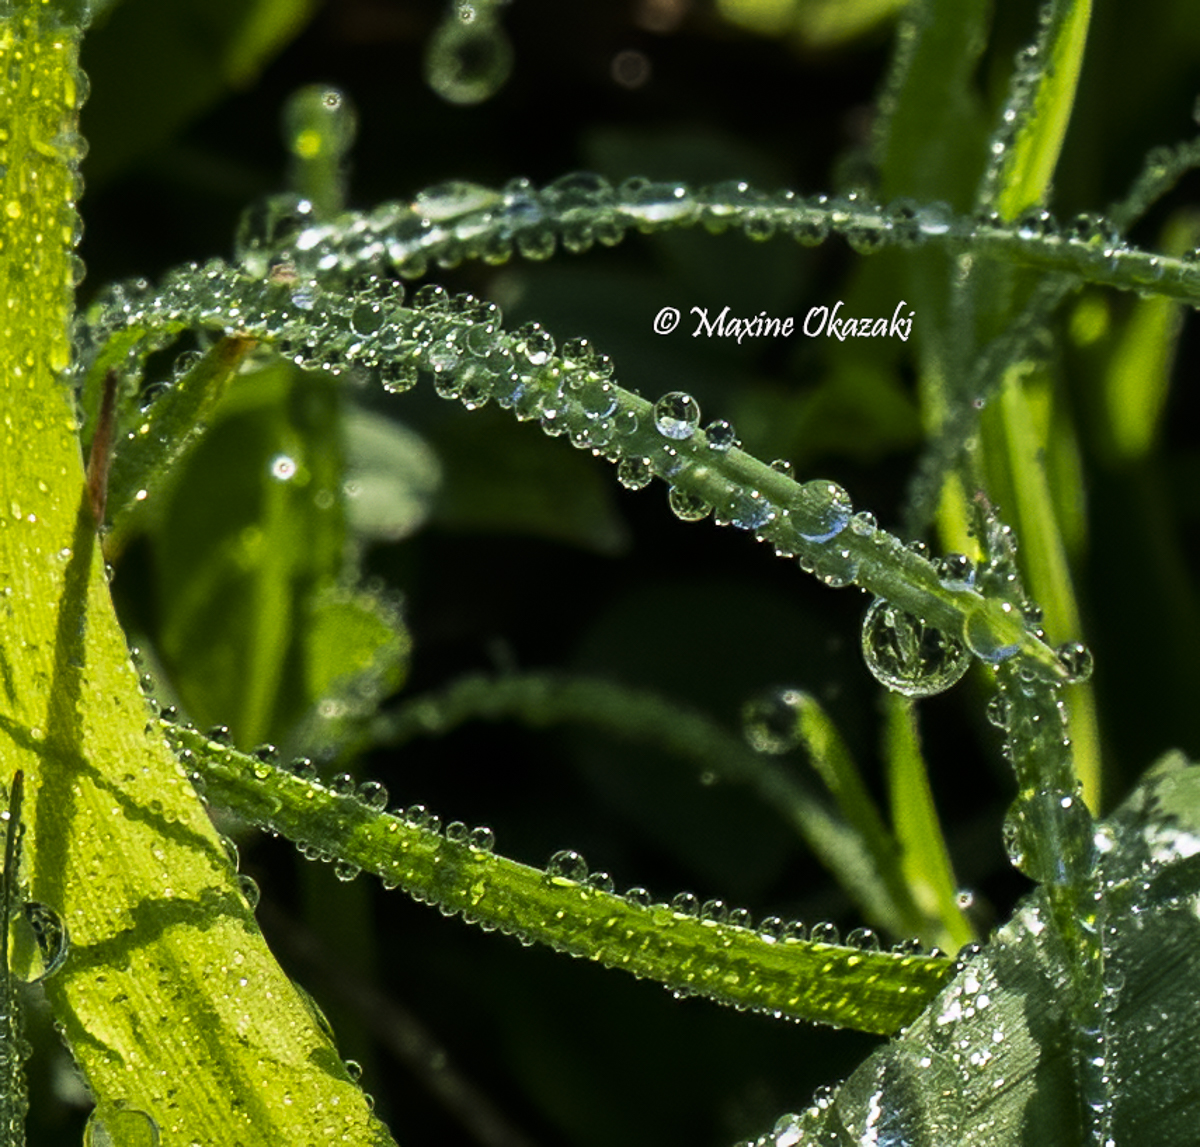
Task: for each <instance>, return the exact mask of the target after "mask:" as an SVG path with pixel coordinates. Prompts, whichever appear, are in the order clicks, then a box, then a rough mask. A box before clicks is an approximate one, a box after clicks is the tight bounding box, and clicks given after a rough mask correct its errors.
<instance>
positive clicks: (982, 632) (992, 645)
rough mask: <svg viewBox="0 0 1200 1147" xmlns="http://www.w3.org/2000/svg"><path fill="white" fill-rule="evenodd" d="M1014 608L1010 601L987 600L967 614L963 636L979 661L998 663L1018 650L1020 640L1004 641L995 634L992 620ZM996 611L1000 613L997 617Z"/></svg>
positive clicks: (1008, 613)
mask: <svg viewBox="0 0 1200 1147" xmlns="http://www.w3.org/2000/svg"><path fill="white" fill-rule="evenodd" d="M1014 610H1015V607H1014V606H1013V605H1012V604H1011V603H1010V602H1007V601H1004V602H995V601H989V602H986V603H985V604H984V605H982V606H980V607H979V608H978V609H975V610H972V612H971V613H969V614H968V615H967V620H966V623H965V624H964V625H963V637H964V638H965V639H966V642H967V646H968V648H969V649H970V650H971V652H972V653H974V654H975V656H976V657H978V658H979V659H980V660H981V661H986V662H987V663H988V664H989V665H998V664H999V663H1000V662H1001V661H1007V660H1008V659H1009V658H1010V657H1014V656H1015V655H1016V654H1017V653H1018V652H1020V649H1021V643H1020V641H1004V640H1003V639H1001V638H998V637H997V636H996V634H995V627H994V622H995V621H1000V620H1002V619H1003V617H1004V616H1005V615H1010V614H1012V613H1013V612H1014ZM997 613H998V614H1000V617H999V618H996V617H995V615H996V614H997ZM1022 620H1023V619H1022Z"/></svg>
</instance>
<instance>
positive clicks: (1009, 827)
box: [1000, 809, 1025, 871]
mask: <svg viewBox="0 0 1200 1147" xmlns="http://www.w3.org/2000/svg"><path fill="white" fill-rule="evenodd" d="M1000 835H1001V839H1002V841H1003V842H1004V851H1005V852H1006V853H1008V859H1009V860H1010V861H1012V864H1013V867H1014V868H1019V869H1021V870H1022V871H1023V870H1024V866H1025V844H1024V833H1023V831H1022V825H1021V816H1020V813H1019V812H1016V811H1013V810H1011V809H1010V810H1009V812H1008V814H1007V815H1006V816H1005V818H1004V826H1003V828H1002V829H1001V833H1000Z"/></svg>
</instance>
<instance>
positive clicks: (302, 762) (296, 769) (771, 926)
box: [158, 707, 942, 996]
mask: <svg viewBox="0 0 1200 1147" xmlns="http://www.w3.org/2000/svg"><path fill="white" fill-rule="evenodd" d="M158 719H159V720H160V721H161V722H162V723H163V724H164V726H174V725H176V724H177V723H178V721H179V715H178V713H177V712H176V711H175V710H174V709H173V708H170V707H167V708H163V709H162V710H161V711H160V712H159V714H158ZM203 736H204V738H205V739H206V740H208V741H209V742H210V743H212V744H213V745H214V746H216V747H218V748H226V749H227V748H230V747H231V746H232V736H231V733H230V730H229V729H228V727H226V726H223V725H218V726H214V727H213V728H211V729H209V730H208V731H207V732H206V733H204V734H203ZM180 756H181V763H182V764H183V765H184V767H185V768H188V770H189V778H190V780H191V782H192V784H193V785H194V786H195V787H196V789H197V791H198V793H199V794H200V795H201V797H204V793H205V781H204V776H203V772H202V771H201V770H200V769H199V768H198V767H197V766H196V763H195V760H194V754H193V753H192V751H191V750H190V749H187V748H184V749H183V750H182V751H181V754H180ZM247 756H248V758H249V760H248V763H247V766H246V767H247V768H248V769H249V771H250V773H251V774H252V775H253V777H254V778H255V779H256V780H259V781H265V780H267V779H268V778H269V777H270V776H271V775H272V773H273V772H275V771H277V770H279V769H281V768H282V769H285V771H287V772H289V773H291V774H293V775H295V776H296V777H298V778H299V779H301V780H302V781H304V782H305V783H306V784H310V785H320V786H322V787H324V788H326V789H327V790H328V791H330V792H332V793H334V794H335V795H336V796H338V797H341V798H343V799H347V800H353V801H355V802H356V803H357V804H359V805H361V806H363V807H364V808H366V809H367V810H369V811H370V812H372V813H377V814H382V815H390V816H392V817H395V818H397V819H398V820H400V821H401V822H403V824H404V825H405V826H406V827H408V828H410V829H415V830H418V831H420V832H421V833H422V834H423V835H425V836H433V837H441V838H443V839H444V840H446V841H447V842H449V843H450V844H452V845H455V846H459V847H463V848H466V849H468V850H469V851H470V852H471V853H473V854H476V855H478V856H486V855H488V854H490V853H492V852H493V850H494V848H495V834H494V832H493V830H492V829H491V828H489V827H487V826H486V825H477V826H474V827H472V826H469V825H467V824H465V823H464V822H462V821H451V822H450V823H447V824H445V825H443V823H442V820H441V818H440V817H439V816H438V815H437V814H436V813H433V812H431V811H430V810H429V809H428V808H427V807H426V806H425V805H422V804H413V805H409V806H408V807H405V808H396V809H393V810H391V812H390V813H389V809H388V805H389V794H388V790H387V788H386V786H384V785H383V784H382V783H380V782H379V781H375V780H365V781H360V780H357V779H355V778H354V777H352V776H351V775H350V774H348V773H340V774H338V775H336V776H334V777H332V778H330V779H328V780H326V781H322V780H321V779H320V774H319V771H318V768H317V766H316V765H315V764H314V763H313V761H311V760H310V759H308V758H304V757H301V758H297V759H295V760H293V761H291V762H290V763H289V764H288V765H286V766H285V765H284V764H283V762H282V761H281V760H280V757H279V754H278V752H277V750H276V749H275V747H274V746H272V745H261V746H259V747H258V748H256V749H254V750H252V751H251V753H249V754H248V755H247ZM268 831H271V830H270V829H269V826H268ZM224 844H225V848H226V852H227V855H228V858H229V860H230V863H231V864H232V866H233V868H234V870H235V871H236V870H237V869H238V868H239V855H238V849H237V846H236V844H235V843H234V842H233V841H232V840H229V839H227V838H226V839H225V840H224ZM297 848H298V850H299V851H300V853H301V855H302V856H304V857H305V859H307V860H314V861H321V862H324V863H331V864H332V865H333V870H334V874H335V875H336V876H337V878H338V879H339V880H342V881H346V882H348V881H351V880H354V879H355V878H356V877H357V876H358V875H359V873H360V871H361V869H360V868H359V866H358V865H356V864H353V863H351V862H349V861H347V860H345V859H343V858H340V857H339V856H338V855H337V854H336V852H334V851H333V850H331V849H329V848H326V847H323V846H321V845H318V844H313V843H308V842H305V841H298V842H297ZM381 880H382V883H383V886H384V887H385V888H386V889H389V890H391V889H394V888H397V887H400V886H401V884H402V883H403V882H402V880H401V879H400V878H399V877H398V876H393V877H390V876H389V875H387V874H386V873H384V874H381ZM542 880H543V882H544V883H545V884H547V885H548V886H551V887H555V888H566V887H572V886H578V887H581V888H584V889H589V890H592V891H594V892H599V893H604V894H607V895H615V896H620V898H621V899H622V900H624V901H625V902H626V903H627V904H629V905H631V906H634V907H637V908H641V909H646V910H652V909H661V908H667V909H669V910H670V911H671V912H673V913H675V914H677V915H679V916H683V917H687V918H690V919H697V920H702V921H705V922H707V923H711V924H720V925H725V926H728V927H732V928H739V929H743V930H745V931H747V932H751V933H753V934H755V935H757V936H758V937H759V939H761V940H763V941H764V942H766V943H769V944H776V943H789V942H809V943H816V944H823V945H828V946H840V947H844V948H850V949H854V950H855V951H859V952H879V951H882V950H883V945H882V943H881V941H880V938H879V936H878V934H877V933H875V932H874V931H873V930H872V929H870V928H865V927H859V928H854V929H853V930H851V931H850V932H848V933H847V934H846V935H845V937H842V936H841V934H840V932H839V929H838V927H837V925H835V924H832V923H829V922H818V923H815V924H813V925H811V926H807V925H805V924H804V923H802V922H801V921H798V920H790V919H785V918H783V917H781V916H775V915H768V916H765V917H763V918H762V919H761V920H759V921H757V922H755V920H754V919H753V917H752V916H751V913H750V912H749V910H748V909H745V908H738V907H731V906H730V905H728V904H727V903H726V902H725V901H723V900H719V899H709V900H703V901H702V900H701V899H700V898H699V897H698V896H696V895H695V894H694V893H692V892H686V891H685V892H679V893H677V894H676V895H674V896H673V897H671V899H670V900H669V901H656V900H655V899H654V898H653V897H652V895H651V893H650V892H649V891H648V890H647V889H646V888H644V887H642V886H633V887H630V888H628V889H626V890H625V892H623V893H618V892H617V890H616V885H615V882H614V881H613V878H612V877H611V876H610V875H609V874H608V873H607V872H601V871H591V870H589V867H588V864H587V861H586V860H585V859H584V857H583V856H582V855H581V854H580V853H579V852H577V851H575V850H574V849H560V850H559V851H557V852H555V853H553V855H551V857H550V858H549V861H548V862H547V864H546V867H545V869H544V870H543V872H542ZM238 883H239V888H240V890H241V893H242V895H243V897H244V899H245V900H246V902H247V904H248V906H249V907H250V908H251V909H254V908H255V907H257V904H258V901H259V889H258V887H257V885H256V884H255V882H254V881H253V879H252V878H251V877H249V876H246V875H245V874H240V873H239V876H238ZM408 891H409V893H410V894H412V895H414V897H415V898H416V899H418V900H422V899H430V898H429V897H427V896H424V895H423V894H422V893H420V891H419V890H415V889H412V888H409V889H408ZM431 902H433V903H435V904H436V901H435V900H432V899H431ZM437 906H438V907H439V908H441V909H442V910H443V911H444V912H445V913H446V914H447V915H450V914H454V912H455V911H456V910H455V909H450V908H447V907H445V906H443V905H440V904H439V905H437ZM461 914H462V915H463V916H464V918H465V919H467V920H468V922H474V923H479V924H480V925H481V926H482V927H484V928H485V929H486V930H492V929H493V928H494V927H496V925H494V924H491V923H489V921H488V920H487V919H486V918H484V917H475V916H472V915H471V913H470V912H469V911H463V912H462V913H461ZM500 927H501V929H502V930H505V931H509V929H508V928H506V927H505V926H503V925H500ZM512 934H513V935H514V936H515V938H516V939H518V940H519V941H520V942H521V943H522V944H524V945H526V946H528V945H530V944H532V943H534V940H533V939H532V938H531V937H529V936H528V935H526V934H524V933H523V932H521V931H519V930H514V931H512ZM891 950H892V952H894V953H895V954H898V955H904V956H916V955H927V956H932V957H939V956H941V955H942V953H941V952H940V951H939V950H937V949H936V948H934V949H926V948H925V947H924V946H923V945H922V944H921V943H920V941H918V940H915V939H913V940H906V941H903V942H901V943H898V944H896V945H894V946H893V947H892V949H891ZM672 990H673V991H674V993H675V994H676V995H679V996H683V995H687V994H690V993H689V990H688V989H687V988H675V989H672Z"/></svg>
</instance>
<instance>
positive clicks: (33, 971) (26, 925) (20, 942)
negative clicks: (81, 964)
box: [8, 900, 71, 984]
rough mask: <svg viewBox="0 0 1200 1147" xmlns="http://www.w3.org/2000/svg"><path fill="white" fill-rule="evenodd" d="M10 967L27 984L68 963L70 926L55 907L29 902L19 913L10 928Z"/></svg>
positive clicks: (38, 980)
mask: <svg viewBox="0 0 1200 1147" xmlns="http://www.w3.org/2000/svg"><path fill="white" fill-rule="evenodd" d="M8 944H9V957H8V958H9V967H10V968H11V969H12V971H13V974H14V975H15V976H16V977H17V978H18V979H19V980H22V981H24V982H25V983H27V984H36V983H39V982H40V981H41V980H44V979H46V977H47V976H52V975H53V974H54V973H55V972H56V971H58V969H59V968H61V967H62V966H63V964H64V963H65V962H66V959H67V956H68V954H69V953H70V950H71V940H70V937H69V936H68V935H67V926H66V924H64V923H63V921H62V918H61V917H60V916H59V915H58V913H57V912H55V911H54V909H53V908H49V907H47V906H46V905H45V904H40V903H38V902H37V901H36V900H30V901H27V902H26V903H25V904H24V905H23V908H22V911H20V912H15V913H14V914H13V917H12V921H11V927H10V929H9V937H8Z"/></svg>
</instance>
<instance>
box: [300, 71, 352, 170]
mask: <svg viewBox="0 0 1200 1147" xmlns="http://www.w3.org/2000/svg"><path fill="white" fill-rule="evenodd" d="M357 130H358V117H357V115H356V114H355V111H354V106H353V104H352V103H351V102H350V100H349V98H348V97H347V96H346V95H345V93H344V92H340V91H338V89H337V88H331V87H327V86H326V85H324V84H310V85H308V86H307V87H303V88H301V89H300V90H299V91H297V92H295V93H294V94H293V95H292V96H291V98H290V99H289V100H288V101H287V103H286V104H285V105H284V109H283V133H284V139H285V140H286V141H287V145H288V150H289V151H290V152H291V153H292V155H294V156H295V157H296V158H297V159H299V160H302V161H312V160H317V159H340V158H341V157H342V156H344V155H345V154H346V153H347V152H348V151H349V150H350V148H351V146H352V145H353V143H354V135H355V132H356V131H357Z"/></svg>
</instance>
